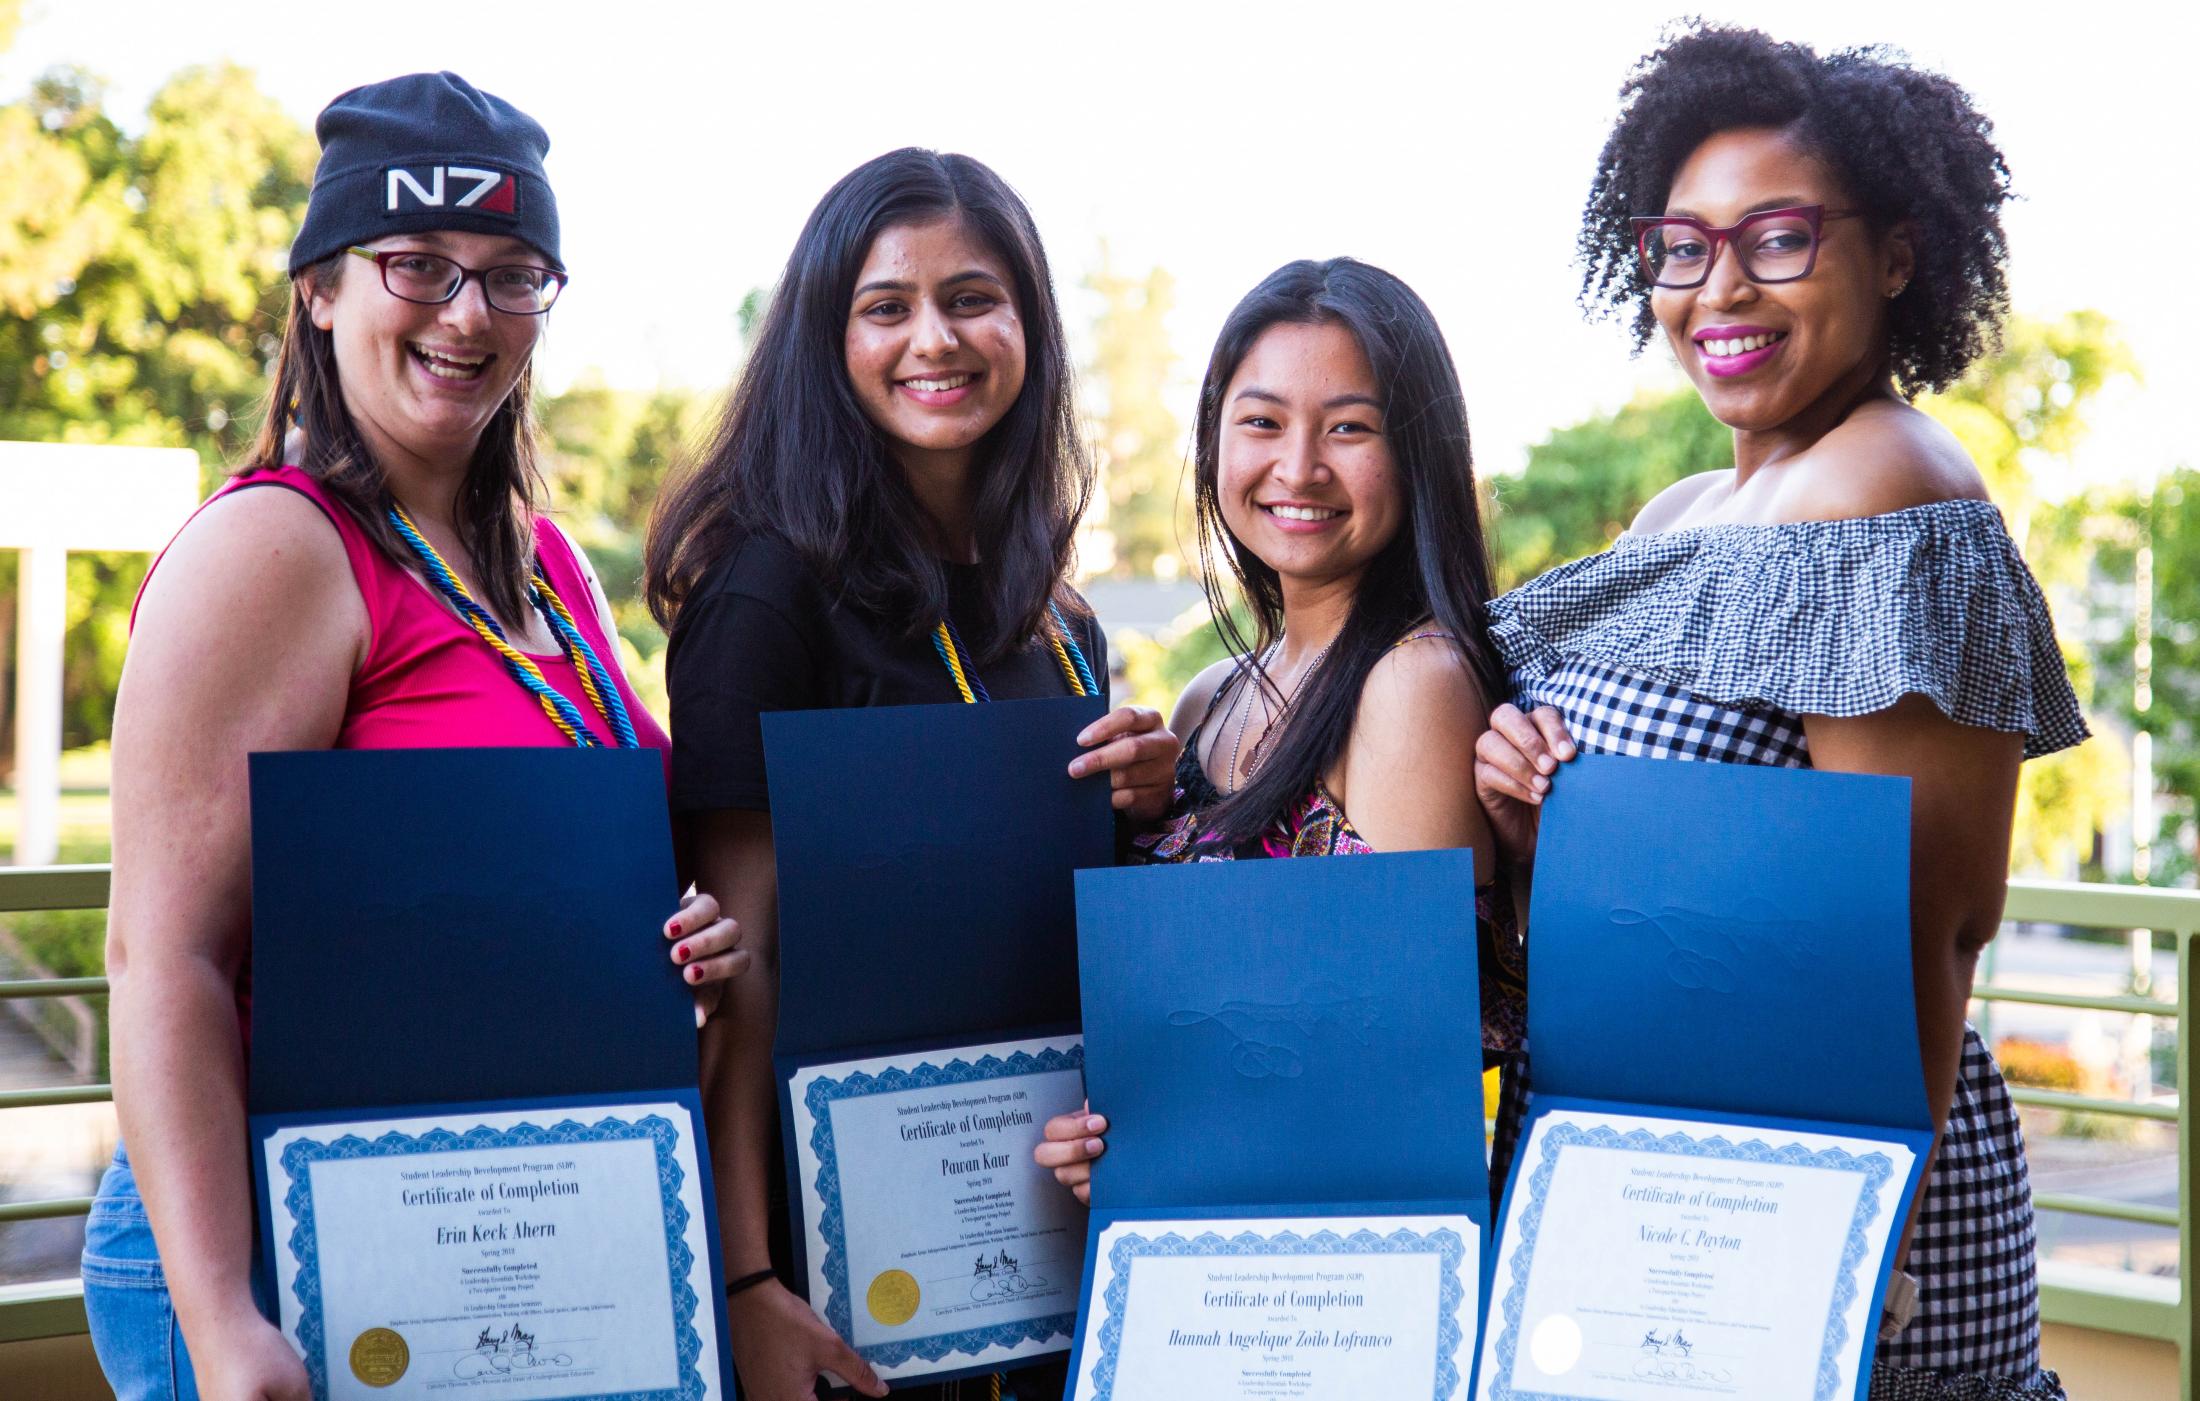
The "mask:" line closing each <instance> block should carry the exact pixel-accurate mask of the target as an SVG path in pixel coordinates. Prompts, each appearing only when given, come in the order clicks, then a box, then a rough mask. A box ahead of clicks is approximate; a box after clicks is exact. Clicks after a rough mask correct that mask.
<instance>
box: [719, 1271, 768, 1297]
mask: <svg viewBox="0 0 2200 1401" xmlns="http://www.w3.org/2000/svg"><path fill="white" fill-rule="evenodd" d="M777 1277H778V1271H776V1270H757V1271H756V1272H755V1273H753V1274H745V1275H743V1276H741V1277H740V1278H739V1279H737V1280H735V1281H734V1282H733V1283H731V1284H729V1285H727V1286H726V1297H727V1298H729V1299H730V1298H732V1297H733V1296H734V1295H736V1294H738V1293H740V1292H741V1291H742V1290H744V1289H754V1288H755V1287H756V1286H757V1285H759V1284H762V1283H763V1282H764V1281H765V1280H767V1279H776V1278H777Z"/></svg>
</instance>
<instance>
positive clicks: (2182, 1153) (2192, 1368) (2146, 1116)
mask: <svg viewBox="0 0 2200 1401" xmlns="http://www.w3.org/2000/svg"><path fill="white" fill-rule="evenodd" d="M107 892H108V868H107V867H105V866H56V867H48V868H43V869H27V870H7V869H0V914H9V913H16V912H22V911H32V910H88V909H102V908H104V907H105V906H106V904H107ZM2005 918H2007V919H2009V920H2012V921H2018V922H2024V923H2039V924H2058V925H2066V926H2071V927H2074V928H2080V929H2107V930H2120V931H2133V930H2146V931H2152V934H2153V935H2154V936H2158V937H2165V938H2167V939H2168V940H2169V942H2170V945H2171V947H2172V948H2173V949H2174V951H2175V954H2176V959H2177V1000H2176V1001H2174V1002H2169V1001H2163V1000H2160V999H2157V998H2154V997H2148V996H2134V995H2130V994H2122V995H2112V996H2101V997H2088V996H2081V995H2073V994H2067V993H2052V992H2031V991H2026V990H2023V989H2018V988H2007V987H1999V986H1995V985H1993V984H1992V983H1991V982H1990V981H1989V982H1988V983H1986V984H1982V985H1981V986H1980V987H1979V988H1978V989H1977V990H1976V992H1975V993H1974V996H1975V997H1976V999H1977V1000H1978V1001H1979V1002H1980V1003H1982V1004H1984V1005H1985V1007H1986V1008H1988V1009H1991V1007H1993V1006H1994V1005H1995V1004H1999V1003H2024V1004H2029V1005H2033V1006H2041V1007H2059V1008H2066V1009H2070V1010H2074V1011H2099V1012H2122V1013H2129V1014H2133V1015H2137V1016H2152V1017H2169V1018H2173V1019H2174V1020H2175V1021H2176V1024H2177V1087H2178V1091H2179V1094H2178V1102H2177V1103H2174V1104H2170V1103H2147V1102H2139V1101H2125V1100H2113V1099H2101V1098H2097V1097H2093V1096H2087V1095H2080V1094H2071V1093H2066V1092H2063V1091H2058V1090H2038V1089H2025V1088H2017V1089H2013V1090H2011V1092H2010V1093H2011V1094H2012V1096H2013V1097H2014V1098H2015V1099H2016V1100H2017V1102H2018V1103H2020V1104H2027V1105H2032V1106H2035V1107H2038V1108H2043V1109H2056V1110H2061V1111H2063V1112H2065V1113H2083V1114H2101V1115H2110V1116H2116V1117H2121V1118H2128V1119H2140V1120H2153V1121H2157V1122H2162V1123H2170V1124H2175V1125H2176V1126H2177V1149H2178V1152H2177V1205H2176V1206H2175V1207H2174V1208H2172V1207H2157V1206H2148V1205H2144V1204H2137V1203H2131V1202H2118V1201H2112V1200H2109V1199H2106V1198H2101V1197H2089V1196H2083V1195H2078V1194H2074V1193H2061V1192H2041V1193H2038V1194H2036V1195H2035V1196H2034V1198H2033V1204H2034V1206H2035V1207H2037V1208H2038V1209H2039V1210H2042V1211H2062V1212H2069V1213H2071V1214H2073V1215H2078V1216H2095V1217H2105V1218H2108V1219H2111V1220H2117V1221H2131V1222H2138V1223H2142V1224H2146V1225H2153V1226H2163V1227H2172V1228H2174V1229H2175V1230H2176V1231H2177V1258H2178V1266H2179V1269H2178V1280H2177V1282H2176V1284H2175V1286H2174V1287H2172V1286H2171V1285H2170V1283H2169V1282H2168V1281H2166V1280H2158V1279H2154V1278H2152V1277H2149V1276H2141V1275H2119V1274H2117V1273H2114V1272H2108V1271H2095V1272H2092V1273H2091V1274H2090V1275H2088V1277H2087V1278H2086V1279H2085V1280H2084V1281H2083V1282H2074V1281H2072V1280H2070V1279H2069V1278H2067V1277H2066V1276H2065V1274H2064V1272H2062V1271H2058V1270H2057V1269H2056V1268H2055V1267H2054V1264H2053V1262H2049V1263H2048V1264H2047V1266H2045V1267H2044V1268H2043V1270H2042V1280H2041V1285H2040V1310H2041V1314H2042V1316H2043V1317H2044V1318H2046V1320H2047V1321H2048V1322H2050V1323H2062V1324H2068V1325H2070V1326H2073V1327H2078V1328H2087V1329H2092V1330H2096V1331H2100V1332H2106V1333H2113V1334H2120V1335H2124V1336H2128V1337H2137V1338H2152V1339H2158V1340H2160V1341H2163V1342H2168V1343H2171V1344H2174V1345H2175V1346H2176V1347H2177V1348H2178V1350H2179V1354H2180V1360H2179V1366H2178V1372H2179V1376H2180V1377H2181V1378H2182V1384H2183V1395H2184V1398H2185V1401H2200V1393H2196V1391H2195V1372H2196V1365H2200V1310H2196V1309H2195V1308H2194V1290H2193V1288H2192V1284H2191V1280H2192V1271H2193V1266H2194V1262H2195V1260H2200V1255H2196V1254H2195V1240H2194V1233H2195V1228H2196V1222H2195V1218H2194V1213H2193V1211H2192V1196H2193V1187H2194V1181H2193V1177H2194V1168H2195V1164H2196V1163H2200V1143H2196V1142H2195V1134H2196V1133H2200V1116H2187V1115H2185V1114H2183V1113H2182V1112H2181V1111H2182V1099H2183V1090H2184V1087H2185V1086H2186V1085H2188V1084H2192V1083H2193V1078H2192V1077H2193V1076H2194V1074H2195V1073H2196V1067H2195V1065H2194V1046H2193V1041H2192V1038H2191V1037H2189V1036H2188V1035H2187V1034H2186V1031H2187V1027H2186V1021H2185V1009H2186V1008H2188V1007H2193V1006H2195V1005H2200V1003H2196V1001H2195V995H2196V993H2195V988H2194V981H2193V980H2194V974H2193V959H2192V958H2191V957H2188V953H2189V952H2190V950H2191V949H2192V948H2193V946H2194V944H2195V942H2196V940H2200V891H2189V890H2149V889H2142V888H2139V887H2134V886H2115V885H2082V884H2076V883H2069V882H2060V881H2011V882H2010V883H2009V901H2008V906H2007V909H2006V912H2005ZM106 991H107V980H106V979H104V978H52V979H40V980H30V981H13V982H6V981H0V1001H8V1000H10V999H16V998H31V997H82V996H102V995H104V994H105V993H106ZM110 1098H112V1092H111V1090H110V1088H109V1087H108V1086H106V1085H71V1086H57V1087H53V1088H45V1089H31V1090H13V1091H7V1092H0V1111H5V1110H8V1109H27V1108H33V1107H36V1106H41V1105H57V1104H89V1103H97V1102H100V1101H104V1100H107V1099H110ZM90 1207H91V1199H90V1198H89V1197H60V1198H54V1199H51V1200H47V1201H28V1202H5V1203H0V1223H5V1222H10V1221H35V1220H41V1219H46V1218H51V1217H61V1216H80V1215H82V1214H84V1213H85V1212H86V1211H88V1210H89V1209H90ZM83 1330H84V1304H83V1290H82V1286H81V1285H80V1284H79V1283H78V1282H76V1281H73V1280H71V1281H63V1282H57V1283H52V1284H43V1285H24V1286H13V1287H0V1343H7V1342H13V1341H16V1340H19V1339H25V1338H39V1337H52V1336H58V1335H61V1334H67V1333H79V1332H82V1331H83Z"/></svg>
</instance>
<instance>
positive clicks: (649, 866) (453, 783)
mask: <svg viewBox="0 0 2200 1401" xmlns="http://www.w3.org/2000/svg"><path fill="white" fill-rule="evenodd" d="M251 783H252V856H253V866H252V930H253V937H252V989H253V996H252V1058H251V1060H252V1066H251V1090H250V1104H251V1108H252V1111H253V1112H254V1113H256V1114H279V1113H287V1112H290V1111H294V1110H313V1109H328V1108H344V1109H372V1108H380V1107H383V1106H388V1105H408V1104H438V1103H444V1102H449V1101H454V1100H503V1099H517V1098H523V1097H527V1096H533V1095H585V1094H591V1093H605V1094H611V1093H621V1092H626V1091H631V1090H634V1089H637V1088H641V1087H667V1086H682V1085H684V1086H688V1087H691V1088H692V1087H693V1086H694V1085H695V1083H696V1054H695V1019H694V1015H693V1013H692V1012H691V1011H690V1010H689V1005H690V998H689V997H688V995H687V994H686V993H685V992H684V991H683V990H682V988H681V984H680V976H679V970H678V969H677V968H676V967H674V966H673V964H672V961H671V960H670V959H669V958H668V957H667V956H666V950H665V947H664V943H665V941H664V940H663V939H662V938H661V937H656V938H653V937H652V934H651V931H652V930H653V929H661V927H662V925H663V923H664V921H665V920H666V919H667V918H668V917H669V916H670V915H671V914H672V912H673V910H674V909H675V908H676V907H677V906H678V904H679V885H678V882H677V880H676V879H675V876H674V872H673V864H672V843H671V829H670V825H669V819H668V817H667V815H666V808H665V787H664V769H663V760H662V759H661V758H660V756H659V755H658V754H657V753H656V752H655V751H654V750H647V751H643V750H623V751H621V750H587V751H582V750H561V749H382V750H340V751H324V752H309V753H284V754H255V755H253V756H252V760H251Z"/></svg>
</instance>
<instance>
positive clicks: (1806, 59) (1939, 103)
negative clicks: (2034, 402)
mask: <svg viewBox="0 0 2200 1401" xmlns="http://www.w3.org/2000/svg"><path fill="white" fill-rule="evenodd" d="M1737 127H1775V128H1780V129H1782V130H1784V131H1786V132H1787V133H1788V134H1789V135H1790V136H1792V137H1793V138H1794V139H1795V140H1796V141H1797V142H1798V143H1799V144H1800V145H1801V146H1802V147H1803V148H1804V149H1805V150H1807V151H1809V152H1810V153H1811V154H1812V155H1814V156H1816V157H1817V158H1818V159H1820V160H1822V161H1823V162H1824V163H1825V165H1826V168H1827V169H1828V170H1829V171H1830V172H1832V174H1833V175H1834V177H1835V178H1836V179H1837V180H1839V181H1840V183H1841V185H1842V187H1843V189H1844V190H1845V191H1846V192H1847V193H1848V195H1849V197H1850V198H1851V199H1853V200H1854V201H1855V202H1856V203H1857V205H1858V206H1859V207H1861V208H1862V209H1863V210H1864V211H1865V212H1866V214H1867V215H1868V216H1869V218H1870V222H1871V224H1872V226H1873V227H1874V228H1875V229H1876V230H1879V231H1882V232H1883V231H1885V230H1886V229H1888V228H1889V227H1892V226H1893V225H1895V224H1897V223H1901V222H1905V221H1907V222H1908V223H1909V224H1910V225H1911V226H1912V227H1913V228H1914V229H1915V240H1916V252H1917V269H1916V272H1915V273H1914V275H1913V276H1912V277H1911V279H1910V283H1909V286H1908V287H1907V288H1905V289H1904V290H1903V292H1902V294H1901V295H1900V296H1899V297H1897V298H1895V299H1894V301H1893V303H1892V304H1891V305H1890V308H1889V317H1888V354H1889V357H1890V360H1891V364H1892V368H1893V371H1894V376H1895V382H1896V383H1897V385H1899V386H1900V387H1901V389H1902V391H1903V392H1904V393H1905V394H1915V393H1917V392H1919V391H1921V390H1935V389H1944V388H1946V387H1947V386H1948V385H1950V384H1953V383H1954V382H1955V381H1956V380H1958V379H1960V378H1962V377H1963V372H1964V371H1965V370H1966V369H1968V368H1969V367H1970V365H1971V362H1972V361H1974V360H1976V359H1977V358H1978V357H1979V356H1980V355H1981V354H1983V353H1985V352H1986V351H1988V350H1990V349H1992V348H1993V347H1994V346H1995V345H1996V344H1997V343H1998V340H1999V337H2000V331H2001V322H2002V318H2003V317H2004V316H2005V315H2006V314H2007V313H2008V310H2009V287H2008V278H2007V269H2006V266H2005V265H2006V263H2007V260H2008V256H2009V247H2008V240H2007V238H2006V237H2005V235H2004V234H2003V232H2002V226H2001V207H2002V204H2003V203H2004V202H2005V201H2007V200H2008V199H2010V198H2011V197H2012V196H2011V193H2010V187H2009V167H2008V164H2007V162H2006V161H2004V160H2003V158H2002V154H2001V149H2000V148H1999V147H1998V146H1996V145H1995V144H1994V129H1993V123H1991V122H1989V121H1988V120H1987V119H1986V117H1985V116H1984V115H1983V114H1982V113H1981V112H1980V111H1979V110H1978V108H1977V107H1975V106H1973V105H1972V102H1971V97H1970V94H1968V93H1966V92H1965V91H1964V90H1963V89H1962V88H1960V87H1958V86H1957V85H1956V84H1955V83H1953V82H1951V81H1949V80H1948V79H1947V78H1944V77H1942V76H1941V75H1939V74H1937V73H1927V72H1923V71H1921V70H1919V69H1917V68H1913V67H1911V66H1910V64H1909V63H1908V62H1907V60H1906V59H1905V57H1904V56H1903V55H1902V54H1900V53H1899V52H1897V51H1895V50H1893V49H1888V48H1884V47H1876V46H1875V47H1871V48H1860V49H1846V50H1843V51H1842V52H1840V53H1836V54H1831V55H1828V56H1825V57H1821V56H1820V55H1819V54H1818V53H1816V52H1815V51H1814V50H1812V49H1811V48H1810V47H1809V46H1808V45H1805V44H1784V43H1781V42H1779V41H1777V40H1775V39H1773V38H1771V37H1769V36H1768V35H1765V34H1762V33H1760V32H1758V31H1756V30H1753V29H1733V28H1727V27H1724V26H1715V25H1704V24H1702V23H1700V22H1690V23H1689V24H1687V25H1686V26H1685V27H1683V28H1682V29H1681V30H1680V31H1679V32H1678V33H1676V34H1669V35H1668V37H1667V38H1666V40H1665V43H1664V44H1663V46H1662V47H1660V48H1659V49H1658V50H1657V51H1656V52H1654V53H1651V54H1648V55H1646V56H1644V58H1643V59H1642V60H1641V61H1640V62H1639V63H1637V64H1636V66H1635V70H1634V71H1633V72H1632V73H1630V74H1629V75H1628V77H1627V81H1626V83H1625V84H1624V85H1623V86H1622V87H1621V88H1620V116H1619V121H1618V123H1617V124H1616V125H1614V126H1613V128H1612V134H1611V137H1610V138H1609V139H1608V140H1607V141H1606V142H1605V143H1604V151H1603V154H1602V155H1600V156H1598V158H1597V172H1596V179H1595V180H1594V181H1592V182H1591V183H1590V186H1589V200H1588V204H1587V205H1586V206H1585V207H1584V208H1583V210H1582V220H1581V238H1580V244H1579V249H1580V256H1581V261H1582V265H1583V272H1582V281H1581V303H1582V306H1583V307H1584V308H1585V309H1586V310H1588V311H1589V312H1590V313H1591V314H1592V315H1596V316H1599V317H1605V316H1609V317H1614V318H1621V319H1624V318H1626V317H1627V314H1628V313H1629V312H1630V311H1632V313H1633V330H1634V337H1635V349H1636V350H1637V351H1640V350H1641V349H1642V347H1643V346H1644V345H1645V344H1647V343H1648V341H1649V339H1650V335H1651V332H1652V331H1653V330H1654V329H1655V328H1656V325H1657V321H1656V318H1655V317H1654V316H1653V315H1652V314H1651V310H1650V284H1649V281H1648V279H1647V278H1645V277H1644V276H1643V270H1642V264H1641V260H1640V259H1639V258H1638V257H1637V256H1636V253H1635V237H1634V231H1633V229H1632V228H1631V227H1630V225H1629V224H1628V222H1627V221H1628V219H1629V218H1630V217H1631V216H1633V215H1636V214H1656V213H1661V212H1663V210H1664V209H1665V202H1666V198H1667V195H1668V194H1669V192H1670V191H1671V189H1672V184H1673V177H1674V175H1675V174H1676V173H1677V172H1678V171H1679V169H1680V167H1681V164H1682V162H1684V161H1686V160H1687V159H1688V157H1689V155H1690V154H1691V153H1692V152H1694V151H1695V149H1696V148H1697V147H1698V146H1700V145H1702V144H1703V143H1704V141H1705V140H1707V139H1709V138H1710V137H1712V136H1714V135H1716V134H1718V133H1719V132H1722V131H1731V130H1733V129H1735V128H1737Z"/></svg>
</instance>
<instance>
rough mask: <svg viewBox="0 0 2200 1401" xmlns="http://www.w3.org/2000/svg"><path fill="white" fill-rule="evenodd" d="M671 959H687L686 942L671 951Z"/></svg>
mask: <svg viewBox="0 0 2200 1401" xmlns="http://www.w3.org/2000/svg"><path fill="white" fill-rule="evenodd" d="M672 961H673V962H674V963H685V962H687V961H688V946H687V945H686V944H682V945H680V946H679V947H678V948H675V949H674V950H673V951H672Z"/></svg>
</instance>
